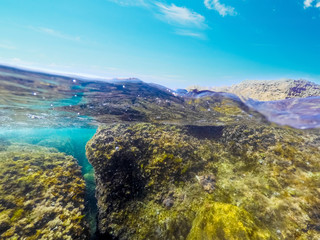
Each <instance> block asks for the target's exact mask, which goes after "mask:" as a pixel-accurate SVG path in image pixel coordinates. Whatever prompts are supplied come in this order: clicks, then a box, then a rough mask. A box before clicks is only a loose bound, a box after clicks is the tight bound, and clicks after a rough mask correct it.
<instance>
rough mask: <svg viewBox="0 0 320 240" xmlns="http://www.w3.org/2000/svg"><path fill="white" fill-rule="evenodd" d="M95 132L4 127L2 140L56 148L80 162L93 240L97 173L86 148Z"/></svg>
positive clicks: (92, 130)
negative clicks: (8, 128)
mask: <svg viewBox="0 0 320 240" xmlns="http://www.w3.org/2000/svg"><path fill="white" fill-rule="evenodd" d="M95 132H96V129H95V128H21V129H14V130H7V129H1V128H0V139H5V140H8V141H10V142H12V143H27V144H32V145H39V146H45V147H53V148H56V149H57V150H58V151H60V152H63V153H66V154H67V155H71V156H73V157H74V158H76V159H77V161H78V163H79V165H80V166H81V170H82V174H83V176H84V179H85V182H86V195H85V207H86V218H87V221H88V222H89V224H90V234H91V236H92V238H94V236H95V232H96V215H97V205H96V198H95V180H94V171H93V168H92V166H91V164H90V163H89V162H88V160H87V157H86V150H85V146H86V144H87V142H88V141H89V140H90V139H91V138H92V136H93V135H94V134H95Z"/></svg>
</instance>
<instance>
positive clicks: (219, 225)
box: [187, 202, 276, 240]
mask: <svg viewBox="0 0 320 240" xmlns="http://www.w3.org/2000/svg"><path fill="white" fill-rule="evenodd" d="M211 239H216V240H225V239H228V240H236V239H248V240H256V239H257V240H258V239H259V240H263V239H276V238H275V237H272V236H271V233H270V232H269V231H268V230H267V229H266V228H265V227H261V226H257V221H255V220H254V218H253V217H252V215H251V214H250V213H248V212H247V211H246V210H244V209H242V208H239V207H236V206H233V205H231V204H226V203H219V202H214V203H208V202H206V203H204V204H203V207H202V208H201V209H200V210H199V211H198V213H197V216H196V217H195V219H194V220H193V223H192V229H191V230H190V233H189V235H188V237H187V240H211Z"/></svg>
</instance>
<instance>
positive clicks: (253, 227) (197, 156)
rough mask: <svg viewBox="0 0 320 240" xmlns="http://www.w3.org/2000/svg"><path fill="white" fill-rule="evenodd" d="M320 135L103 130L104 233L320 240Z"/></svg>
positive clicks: (99, 176)
mask: <svg viewBox="0 0 320 240" xmlns="http://www.w3.org/2000/svg"><path fill="white" fill-rule="evenodd" d="M318 136H319V135H317V134H313V133H312V132H304V131H301V130H295V129H291V128H281V127H278V126H276V125H273V124H266V123H265V124H262V123H254V122H251V123H250V124H247V123H243V124H242V123H234V124H229V125H225V126H173V125H165V124H154V123H135V124H111V125H104V126H101V127H100V128H99V129H98V130H97V133H96V135H95V136H94V137H93V139H92V140H91V141H89V142H88V144H87V156H88V159H89V161H90V162H91V163H92V165H93V167H94V169H95V174H96V182H97V189H96V196H97V200H98V207H99V219H98V225H99V226H98V228H99V231H100V234H101V236H104V237H106V236H111V238H114V239H199V240H200V239H319V238H320V218H319V214H320V210H319V204H320V191H319V186H320V161H319V160H320V152H319V150H320V148H319V146H320V145H319V137H318Z"/></svg>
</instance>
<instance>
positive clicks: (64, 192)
mask: <svg viewBox="0 0 320 240" xmlns="http://www.w3.org/2000/svg"><path fill="white" fill-rule="evenodd" d="M0 176H1V178H0V236H1V237H0V238H1V239H10V240H13V239H26V240H36V239H43V240H44V239H45V240H48V239H54V240H58V239H61V240H62V239H65V240H71V239H77V240H85V239H89V238H88V227H87V224H86V222H85V219H84V191H85V183H84V180H83V178H82V176H81V170H80V167H79V165H78V163H77V161H76V160H75V159H74V158H73V157H71V156H66V155H65V154H62V153H59V152H57V151H56V150H54V149H48V148H44V147H39V146H33V145H9V146H7V147H6V149H5V150H3V151H0Z"/></svg>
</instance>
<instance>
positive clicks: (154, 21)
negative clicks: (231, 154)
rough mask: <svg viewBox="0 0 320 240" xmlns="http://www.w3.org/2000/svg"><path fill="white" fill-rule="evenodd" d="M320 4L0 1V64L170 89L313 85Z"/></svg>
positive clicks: (319, 0) (272, 0) (306, 0)
mask: <svg viewBox="0 0 320 240" xmlns="http://www.w3.org/2000/svg"><path fill="white" fill-rule="evenodd" d="M319 57H320V0H95V1H89V0H54V1H52V0H32V1H26V0H0V63H1V64H5V65H13V66H20V67H25V68H31V69H40V70H44V71H54V72H59V73H74V74H78V75H85V76H91V77H102V78H129V77H136V78H140V79H141V80H143V81H145V82H154V83H158V84H162V85H165V86H167V87H170V88H184V87H187V86H190V85H200V86H226V85H231V84H235V83H238V82H241V81H243V80H274V79H284V78H294V79H300V78H303V79H307V80H311V81H314V82H316V83H320V66H319V65H320V61H319Z"/></svg>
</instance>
